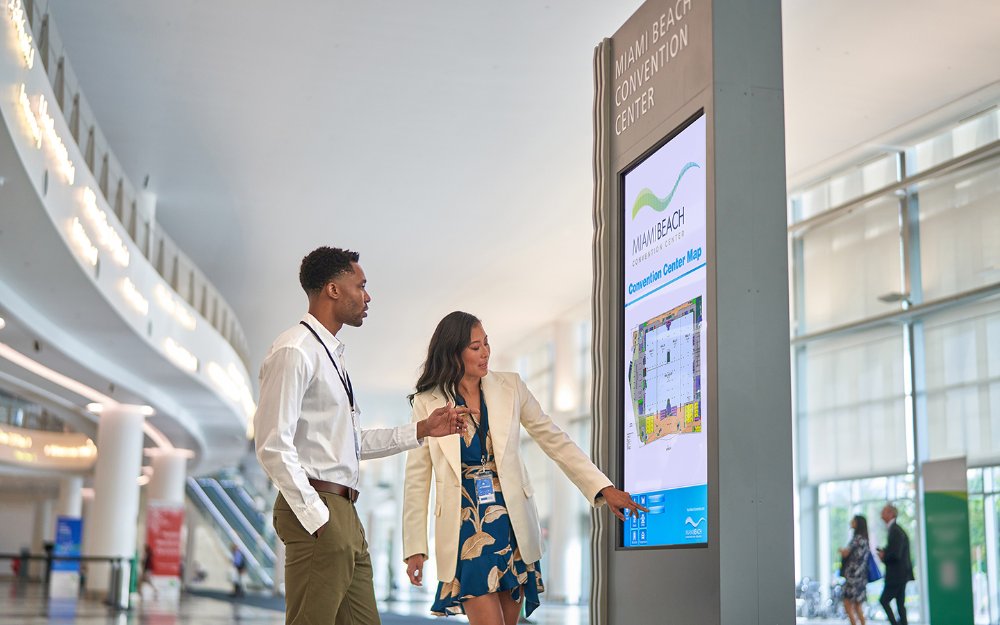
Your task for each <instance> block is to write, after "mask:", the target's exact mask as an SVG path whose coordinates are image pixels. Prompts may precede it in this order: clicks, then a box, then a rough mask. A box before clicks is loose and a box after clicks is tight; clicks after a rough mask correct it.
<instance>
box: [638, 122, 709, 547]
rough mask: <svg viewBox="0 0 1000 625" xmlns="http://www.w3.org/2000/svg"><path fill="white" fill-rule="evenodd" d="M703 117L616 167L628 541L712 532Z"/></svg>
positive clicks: (672, 541)
mask: <svg viewBox="0 0 1000 625" xmlns="http://www.w3.org/2000/svg"><path fill="white" fill-rule="evenodd" d="M705 170H706V123H705V116H704V115H703V114H702V115H699V116H698V117H696V118H694V119H693V120H692V121H690V122H689V123H688V124H687V125H686V126H685V127H684V128H683V129H682V130H681V131H680V132H677V133H676V134H675V135H674V136H672V137H671V138H670V139H669V140H667V141H666V142H665V143H663V144H662V145H661V146H660V147H659V148H657V149H655V150H654V151H653V152H652V153H650V154H649V155H647V156H646V157H645V158H643V159H642V160H640V161H639V162H638V163H637V164H635V165H633V166H632V167H631V169H628V170H627V171H626V172H625V173H624V174H623V176H622V190H623V194H622V201H623V206H622V207H621V210H622V218H623V220H624V228H623V234H624V241H623V246H622V255H623V259H622V262H623V265H624V278H625V280H624V299H623V307H624V310H623V316H624V322H625V323H624V331H623V336H622V337H621V338H622V341H623V351H622V353H623V355H624V362H623V363H622V365H623V366H622V371H623V373H624V376H625V379H624V380H623V384H624V394H623V399H624V401H623V406H622V422H621V424H620V427H621V428H622V436H621V439H620V440H621V441H622V446H623V449H622V450H621V454H622V456H621V457H622V462H623V472H624V482H625V483H624V487H625V490H627V491H628V492H630V493H631V494H632V496H633V497H634V498H636V499H637V500H638V501H639V503H641V504H643V505H645V506H646V507H647V508H649V512H648V513H645V512H640V513H638V514H635V515H629V516H627V517H626V520H625V525H624V528H623V533H622V546H624V547H667V546H679V545H699V544H705V543H706V542H707V541H708V525H709V511H708V441H707V435H706V431H707V428H708V426H709V425H710V420H709V416H710V414H711V413H710V412H709V410H708V409H707V406H706V395H705V392H704V389H705V384H706V378H705V371H706V369H705V356H706V354H707V327H706V323H705V290H706V286H707V269H706V263H707V255H706V251H705V245H706V236H707V228H706V196H707V178H706V171H705Z"/></svg>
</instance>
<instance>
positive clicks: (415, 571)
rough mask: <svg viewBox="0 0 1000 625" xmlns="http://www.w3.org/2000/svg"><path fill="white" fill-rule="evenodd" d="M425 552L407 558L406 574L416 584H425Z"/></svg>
mask: <svg viewBox="0 0 1000 625" xmlns="http://www.w3.org/2000/svg"><path fill="white" fill-rule="evenodd" d="M426 559H427V558H426V557H424V554H422V553H418V554H415V555H412V556H410V557H409V558H407V559H406V576H407V577H409V578H410V583H411V584H413V585H414V586H423V585H424V581H423V580H424V561H425V560H426Z"/></svg>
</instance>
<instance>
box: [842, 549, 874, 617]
mask: <svg viewBox="0 0 1000 625" xmlns="http://www.w3.org/2000/svg"><path fill="white" fill-rule="evenodd" d="M847 548H848V549H850V550H851V551H850V553H848V554H847V556H846V557H845V558H844V559H843V564H842V566H841V567H840V574H841V575H843V576H844V598H845V599H850V600H851V601H853V602H854V603H862V602H864V601H867V600H868V591H867V586H868V539H866V538H865V537H864V536H857V535H855V536H854V537H853V538H851V543H850V544H849V545H847Z"/></svg>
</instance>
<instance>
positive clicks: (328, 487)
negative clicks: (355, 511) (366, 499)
mask: <svg viewBox="0 0 1000 625" xmlns="http://www.w3.org/2000/svg"><path fill="white" fill-rule="evenodd" d="M309 483H310V484H312V487H313V488H315V489H316V492H320V493H330V494H331V495H340V496H341V497H343V498H344V499H347V500H349V501H350V502H351V503H354V502H356V501H357V500H358V495H360V494H361V493H359V492H358V491H356V490H354V489H353V488H350V487H347V486H342V485H340V484H337V483H335V482H324V481H323V480H317V479H314V478H309Z"/></svg>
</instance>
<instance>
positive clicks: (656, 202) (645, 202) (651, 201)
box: [632, 163, 700, 219]
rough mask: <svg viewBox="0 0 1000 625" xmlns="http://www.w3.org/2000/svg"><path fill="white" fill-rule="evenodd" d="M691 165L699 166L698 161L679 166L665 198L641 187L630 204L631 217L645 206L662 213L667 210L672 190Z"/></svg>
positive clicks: (674, 189) (675, 188)
mask: <svg viewBox="0 0 1000 625" xmlns="http://www.w3.org/2000/svg"><path fill="white" fill-rule="evenodd" d="M692 167H698V168H699V169H700V167H699V165H698V163H688V164H687V165H685V166H684V167H682V168H681V173H679V174H677V181H676V182H674V188H673V189H671V190H670V193H669V194H668V195H667V197H665V198H662V199H661V198H659V197H657V196H656V194H655V193H653V192H652V191H651V190H650V189H643V190H642V191H639V195H638V196H637V197H636V198H635V204H633V205H632V219H635V216H636V215H638V214H639V211H641V210H642V209H643V208H645V207H646V206H648V207H650V208H652V209H653V210H655V211H656V212H658V213H662V212H663V211H665V210H667V206H669V205H670V200H672V199H674V191H676V190H677V185H679V184H680V183H681V178H683V177H684V174H686V173H687V170H689V169H691V168H692Z"/></svg>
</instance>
